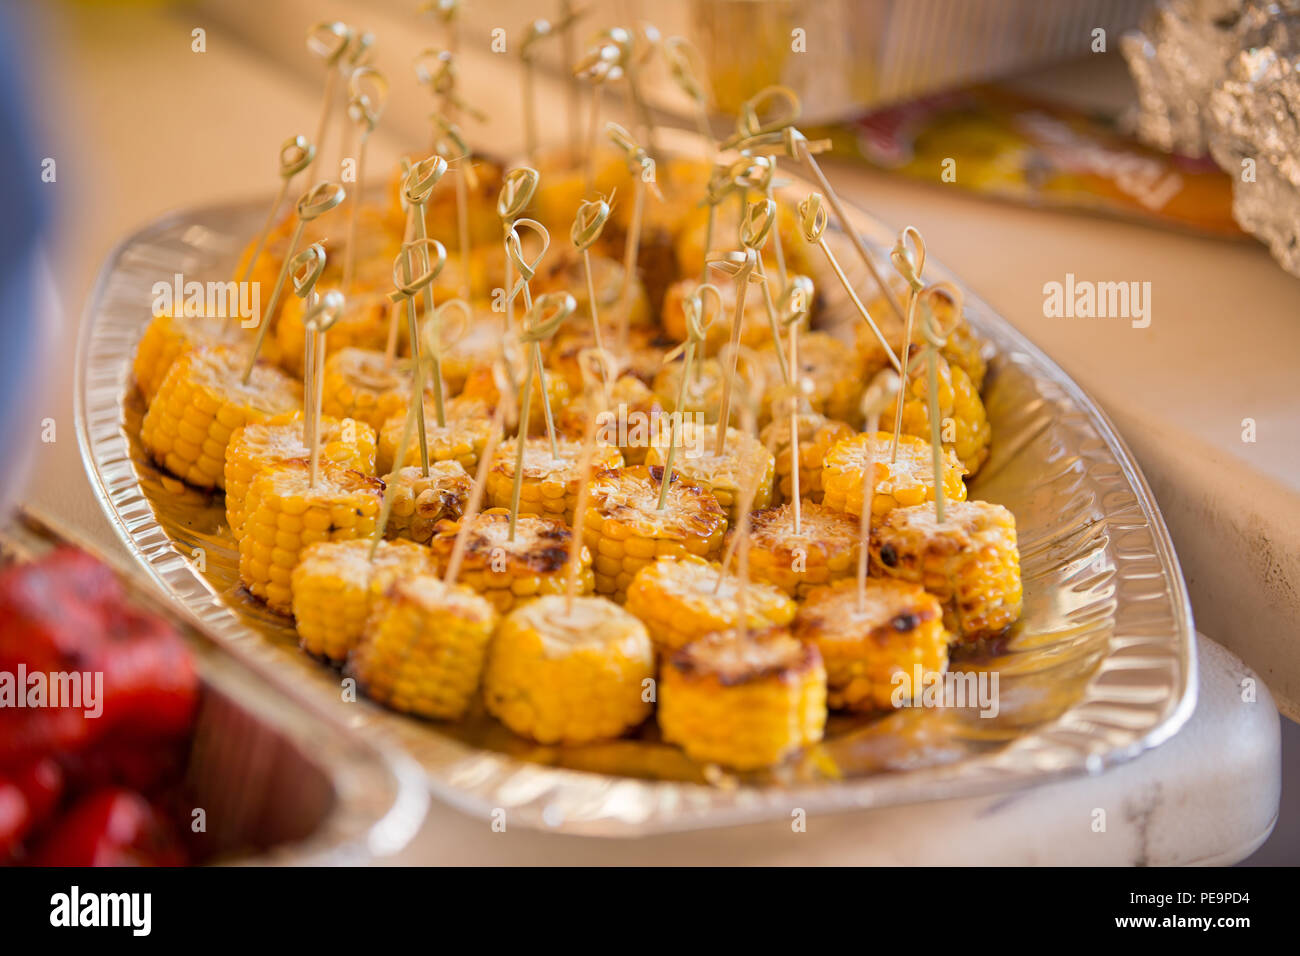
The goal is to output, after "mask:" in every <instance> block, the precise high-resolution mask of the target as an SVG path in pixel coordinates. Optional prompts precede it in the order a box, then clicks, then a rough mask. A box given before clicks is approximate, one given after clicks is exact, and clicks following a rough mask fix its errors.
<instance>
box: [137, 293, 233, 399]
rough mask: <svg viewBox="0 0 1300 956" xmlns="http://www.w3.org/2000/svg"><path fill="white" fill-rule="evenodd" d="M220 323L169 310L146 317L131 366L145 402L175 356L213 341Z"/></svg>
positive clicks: (156, 388) (150, 396)
mask: <svg viewBox="0 0 1300 956" xmlns="http://www.w3.org/2000/svg"><path fill="white" fill-rule="evenodd" d="M220 323H221V320H218V319H210V318H205V317H203V316H181V315H171V314H169V313H165V314H163V315H155V316H154V317H153V318H152V319H150V320H149V324H148V325H146V326H145V328H144V335H142V336H141V337H140V344H139V345H138V346H137V347H136V350H135V361H134V363H133V364H132V366H131V368H132V371H133V373H134V374H135V384H136V386H137V387H138V388H139V389H140V394H141V396H143V397H144V401H145V404H146V405H148V404H149V402H151V401H153V397H154V396H155V395H157V394H158V387H159V386H160V385H162V381H163V379H164V378H166V377H167V370H168V369H170V368H171V367H172V362H174V361H176V358H177V356H179V355H182V354H184V353H185V352H188V351H189V350H190V349H192V348H194V347H196V346H199V345H206V344H213V343H215V341H216V338H217V336H218V334H219V333H220V331H221V328H222V326H221V324H220Z"/></svg>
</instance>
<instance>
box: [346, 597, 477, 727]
mask: <svg viewBox="0 0 1300 956" xmlns="http://www.w3.org/2000/svg"><path fill="white" fill-rule="evenodd" d="M496 623H497V615H496V612H495V611H494V610H492V605H491V604H489V603H488V602H487V601H485V600H483V598H481V597H480V596H479V595H477V594H475V593H474V592H473V591H472V590H470V589H469V588H467V587H465V586H463V585H459V584H452V585H448V584H444V583H443V582H442V580H441V579H439V578H436V577H434V576H433V575H430V574H418V575H415V576H413V577H396V578H393V579H391V580H390V581H388V582H387V585H386V586H385V587H384V588H383V590H382V591H381V592H380V593H378V594H375V595H374V597H373V598H372V600H371V606H370V617H369V619H368V620H367V622H366V626H365V630H364V632H363V633H362V635H361V639H360V640H359V641H357V645H356V648H355V650H353V652H352V655H351V656H350V657H349V658H348V673H349V674H351V675H352V676H353V677H355V678H356V680H357V684H358V685H359V686H360V687H361V689H362V690H363V691H364V692H365V693H366V695H367V696H368V697H370V698H371V699H372V700H377V701H379V703H381V704H383V705H385V706H386V707H391V708H392V709H393V710H397V711H401V712H402V713H406V714H418V715H419V716H421V717H434V718H439V719H442V720H459V719H460V718H461V717H463V716H464V715H465V712H466V711H467V710H469V707H470V704H471V703H472V702H473V700H474V697H475V695H476V694H477V693H478V688H479V681H480V680H481V678H482V675H483V660H484V657H485V656H486V655H487V647H488V642H489V641H490V640H491V638H492V631H493V629H494V628H495V627H496Z"/></svg>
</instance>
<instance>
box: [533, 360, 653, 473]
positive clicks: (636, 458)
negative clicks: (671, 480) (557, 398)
mask: <svg viewBox="0 0 1300 956" xmlns="http://www.w3.org/2000/svg"><path fill="white" fill-rule="evenodd" d="M609 391H610V398H609V407H608V408H605V407H604V401H603V399H602V400H601V401H600V404H601V409H600V411H599V412H598V415H599V418H598V421H597V431H596V438H597V440H598V441H602V442H605V443H607V444H610V445H616V446H618V450H619V452H620V453H621V454H622V456H623V461H624V462H625V463H626V464H629V465H643V464H645V456H646V451H647V450H648V449H649V447H650V439H651V437H652V436H653V435H654V434H655V433H656V432H657V431H658V430H666V429H669V428H671V427H672V420H671V418H670V417H669V416H668V415H667V414H666V413H665V412H664V410H663V408H662V407H661V406H660V405H659V399H658V398H656V397H655V394H654V392H652V391H650V389H649V388H648V387H647V386H646V384H645V383H644V382H642V381H641V380H640V379H639V378H636V377H635V376H633V375H622V376H620V377H619V378H618V379H617V380H616V381H615V382H614V384H613V386H611V388H610V390H609ZM590 415H591V409H590V406H589V405H588V403H587V400H586V399H585V398H578V399H576V400H574V401H572V402H570V403H569V404H568V405H567V406H566V407H565V409H564V410H563V411H562V412H561V413H560V415H559V416H558V417H557V418H556V422H555V427H556V429H557V430H558V431H559V432H560V433H561V434H563V435H565V436H566V437H568V438H573V439H578V440H582V439H583V438H584V436H585V435H586V434H587V422H588V419H589V418H590Z"/></svg>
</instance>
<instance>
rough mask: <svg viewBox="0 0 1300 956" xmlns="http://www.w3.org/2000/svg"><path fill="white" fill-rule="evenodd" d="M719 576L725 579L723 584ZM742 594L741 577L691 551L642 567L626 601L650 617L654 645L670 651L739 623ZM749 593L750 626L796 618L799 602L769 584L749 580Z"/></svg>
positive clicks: (646, 618) (747, 616)
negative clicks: (719, 582) (698, 556)
mask: <svg viewBox="0 0 1300 956" xmlns="http://www.w3.org/2000/svg"><path fill="white" fill-rule="evenodd" d="M752 554H753V552H751V560H752ZM719 577H723V578H724V579H723V581H722V584H721V587H719V585H718V579H719ZM740 596H741V584H740V579H739V578H737V577H736V576H735V575H726V576H725V577H724V576H723V574H722V565H720V564H718V563H717V562H716V561H705V560H704V559H703V558H697V557H696V556H695V555H693V554H688V555H686V556H685V557H683V558H660V559H659V560H657V561H655V562H654V563H653V564H649V565H646V566H645V567H644V568H642V569H641V570H640V571H638V572H637V573H636V577H634V578H633V579H632V583H631V584H630V585H628V589H627V604H626V605H625V606H626V607H627V609H628V610H629V611H631V612H632V613H633V614H635V615H636V616H637V617H639V618H640V619H641V620H642V621H644V622H645V626H646V629H647V630H649V632H650V637H651V639H652V640H653V641H654V643H655V647H656V648H657V649H658V650H660V651H664V652H666V651H673V650H676V649H677V648H679V647H684V646H685V645H687V644H689V643H690V642H691V641H694V640H696V639H698V638H701V637H703V636H704V635H705V634H711V633H713V632H714V631H721V630H726V629H728V628H732V627H736V626H737V625H739V624H740ZM744 597H745V621H746V625H747V626H748V627H750V628H753V629H762V628H765V627H768V626H770V625H774V624H777V625H785V624H789V623H790V621H791V620H793V619H794V612H795V604H794V601H792V600H790V598H789V597H788V596H787V595H786V594H785V593H784V592H783V591H781V590H780V589H779V588H776V587H773V586H772V585H770V584H764V583H762V582H761V581H750V582H749V584H748V585H747V586H746V587H745V594H744Z"/></svg>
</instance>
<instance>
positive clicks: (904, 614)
mask: <svg viewBox="0 0 1300 956" xmlns="http://www.w3.org/2000/svg"><path fill="white" fill-rule="evenodd" d="M794 635H795V637H797V638H799V639H800V640H801V641H804V642H805V643H808V644H815V645H816V646H817V649H818V650H819V651H821V655H822V660H823V661H825V662H826V684H827V688H828V690H829V702H830V705H831V707H832V708H834V709H837V710H839V709H844V710H858V711H870V710H884V709H887V708H889V707H891V706H899V705H901V704H903V703H904V702H905V701H906V700H908V699H910V697H911V696H912V694H918V695H919V694H920V692H921V687H915V686H913V684H914V682H915V678H916V668H917V667H919V668H920V673H921V681H922V682H924V681H926V680H927V679H928V678H927V676H926V675H929V674H941V673H943V671H944V670H945V669H946V668H947V666H948V632H947V631H945V630H944V628H943V612H942V610H941V609H940V607H939V602H938V601H937V600H935V598H934V596H933V595H932V594H927V593H926V591H925V590H924V589H923V588H922V587H921V586H920V585H916V584H908V583H907V582H905V581H893V580H887V579H881V578H868V579H867V586H866V590H865V591H864V592H863V601H862V604H861V606H860V607H859V604H858V583H857V581H856V580H842V581H836V582H835V583H834V584H831V585H830V586H828V587H820V588H814V589H813V590H812V592H811V593H809V595H808V599H807V600H806V601H805V602H804V603H803V605H802V606H801V607H800V608H799V614H798V616H797V617H796V618H795V621H794ZM904 677H905V678H906V680H904ZM922 686H924V683H922Z"/></svg>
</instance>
